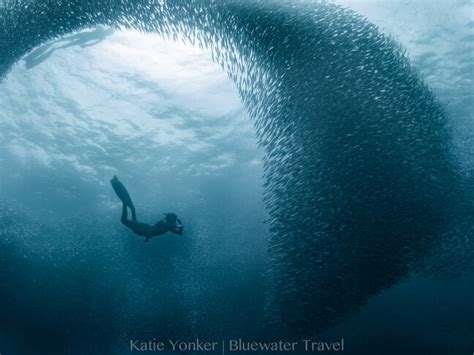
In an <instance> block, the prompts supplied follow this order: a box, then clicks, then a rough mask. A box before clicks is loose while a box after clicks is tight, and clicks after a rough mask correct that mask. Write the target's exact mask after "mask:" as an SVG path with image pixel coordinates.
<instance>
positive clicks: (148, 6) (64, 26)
mask: <svg viewBox="0 0 474 355" xmlns="http://www.w3.org/2000/svg"><path fill="white" fill-rule="evenodd" d="M96 25H105V26H111V27H114V28H118V29H137V30H139V31H143V32H146V33H149V32H156V33H159V34H161V35H162V36H164V37H166V38H171V39H184V40H186V41H188V42H189V43H191V44H192V45H196V46H200V47H205V48H209V49H210V50H211V51H212V53H213V58H214V60H215V61H216V62H217V63H219V64H220V65H221V67H222V69H223V70H224V71H225V72H226V73H227V74H228V76H229V77H230V78H231V79H232V80H233V81H234V82H235V84H236V86H237V88H238V90H239V94H240V96H241V99H242V101H243V103H244V104H245V107H246V109H247V110H248V113H249V116H250V118H251V119H252V121H253V124H254V126H255V132H256V136H257V139H258V142H259V145H260V146H261V148H262V149H263V151H264V180H265V195H264V200H265V204H266V208H267V210H268V212H269V214H270V231H271V240H270V243H269V245H268V254H269V259H270V263H269V266H268V273H267V281H266V282H267V286H266V299H267V301H266V302H267V306H266V315H265V321H264V323H265V324H266V325H267V327H268V329H271V332H275V331H276V332H281V333H282V334H314V333H315V332H318V331H320V330H322V329H324V328H326V327H328V326H329V325H332V324H334V323H336V322H338V321H339V320H341V319H344V318H345V317H347V316H349V315H350V314H352V313H353V312H354V311H355V310H357V309H358V307H360V305H362V304H364V303H365V302H366V301H367V299H368V298H369V297H370V296H372V295H374V294H377V293H378V292H380V291H381V290H383V289H386V288H388V287H390V286H392V285H393V284H395V283H396V282H397V281H398V280H400V279H401V278H403V277H405V276H406V275H408V273H409V272H410V271H413V270H416V269H417V268H418V267H421V266H420V265H421V264H423V260H424V255H426V254H427V253H430V254H433V253H436V250H438V248H440V245H442V244H443V243H446V242H447V241H449V240H461V239H462V238H464V236H466V235H468V234H469V233H470V232H472V227H471V225H472V218H471V217H469V216H468V215H467V214H466V212H465V211H466V210H467V209H468V208H469V203H470V201H472V196H471V193H470V192H469V190H467V189H464V187H465V181H464V178H463V176H462V174H461V173H460V172H459V169H458V167H457V166H456V164H455V161H454V159H453V158H452V156H451V137H450V131H449V129H447V121H446V114H445V112H444V109H443V107H442V106H441V105H440V104H439V102H438V101H437V99H436V97H435V96H434V95H433V93H432V91H431V90H430V89H429V88H428V87H427V86H426V85H425V84H424V83H423V81H422V80H421V79H420V78H419V76H418V74H417V72H416V71H415V70H414V69H413V68H412V67H411V65H410V62H409V60H408V59H407V57H406V54H405V53H404V50H403V49H402V48H401V47H400V46H399V45H398V44H397V43H396V42H395V41H394V40H393V39H392V38H390V37H388V36H386V35H384V34H382V33H381V32H380V31H379V30H378V29H377V27H376V26H375V25H372V24H371V23H369V22H368V21H367V20H365V19H364V18H363V17H362V16H360V15H358V14H356V13H354V12H353V11H351V10H348V9H345V8H342V7H340V6H337V5H333V4H330V3H326V2H316V3H314V2H298V3H297V4H295V3H293V2H290V1H252V2H249V1H234V0H224V1H197V0H193V1H187V2H183V1H171V0H169V1H153V0H134V1H131V0H108V1H105V0H71V1H26V0H21V1H6V2H5V3H4V5H3V8H2V9H1V12H0V76H2V77H6V76H7V75H8V72H9V70H10V68H11V67H12V66H13V65H14V64H15V63H16V62H17V61H18V60H19V59H21V58H22V57H23V56H25V55H27V54H28V53H30V52H31V51H32V50H33V49H34V48H35V47H37V46H38V45H40V44H42V43H45V42H47V41H48V40H51V39H57V38H61V37H62V36H65V35H68V34H71V33H73V32H76V31H79V30H81V29H84V28H89V27H93V26H96ZM273 334H274V333H273Z"/></svg>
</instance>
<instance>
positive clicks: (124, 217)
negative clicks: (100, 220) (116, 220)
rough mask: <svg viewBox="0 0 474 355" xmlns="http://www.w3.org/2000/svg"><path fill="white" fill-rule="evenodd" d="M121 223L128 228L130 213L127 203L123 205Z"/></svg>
mask: <svg viewBox="0 0 474 355" xmlns="http://www.w3.org/2000/svg"><path fill="white" fill-rule="evenodd" d="M120 222H122V223H123V224H125V225H126V226H127V227H128V222H129V220H128V211H127V205H126V204H125V203H122V217H121V218H120Z"/></svg>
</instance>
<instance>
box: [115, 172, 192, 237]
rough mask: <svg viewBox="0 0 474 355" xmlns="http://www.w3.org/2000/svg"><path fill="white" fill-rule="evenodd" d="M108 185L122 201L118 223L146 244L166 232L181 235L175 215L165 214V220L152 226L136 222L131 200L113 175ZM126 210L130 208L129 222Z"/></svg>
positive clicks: (181, 228) (181, 230)
mask: <svg viewBox="0 0 474 355" xmlns="http://www.w3.org/2000/svg"><path fill="white" fill-rule="evenodd" d="M110 183H111V184H112V188H113V189H114V191H115V193H116V194H117V196H118V198H119V199H120V200H121V201H122V217H121V218H120V222H122V223H123V224H124V225H125V226H127V227H128V228H130V229H131V230H132V231H133V232H134V233H135V234H138V235H140V236H143V237H145V241H146V242H147V241H148V240H149V239H151V238H152V237H156V236H159V235H162V234H165V233H166V232H171V233H174V234H178V235H182V234H183V228H184V227H183V224H182V223H181V220H180V219H179V218H178V216H177V215H176V214H175V213H165V214H164V215H165V218H163V219H162V220H160V221H158V222H157V223H156V224H155V225H153V226H151V225H149V224H146V223H140V222H138V221H137V215H136V213H135V206H134V205H133V202H132V199H131V198H130V195H129V193H128V191H127V189H126V188H125V186H124V185H123V184H122V183H121V182H120V180H119V179H118V178H117V176H115V175H114V177H113V178H112V180H110ZM128 208H130V210H131V211H132V219H131V220H130V219H128Z"/></svg>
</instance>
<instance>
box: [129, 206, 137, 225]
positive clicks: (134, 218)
mask: <svg viewBox="0 0 474 355" xmlns="http://www.w3.org/2000/svg"><path fill="white" fill-rule="evenodd" d="M130 209H131V210H132V221H134V222H136V221H137V215H136V214H135V207H131V208H130Z"/></svg>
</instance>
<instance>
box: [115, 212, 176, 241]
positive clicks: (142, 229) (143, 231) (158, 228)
mask: <svg viewBox="0 0 474 355" xmlns="http://www.w3.org/2000/svg"><path fill="white" fill-rule="evenodd" d="M120 221H121V222H122V223H123V224H124V225H126V226H127V227H128V228H130V229H131V230H132V231H133V232H134V233H135V234H138V235H141V236H143V237H146V239H147V240H148V239H150V238H151V237H156V236H158V235H162V234H165V233H166V232H171V233H174V234H179V235H182V234H183V226H182V224H181V221H180V220H179V218H176V223H168V222H167V221H166V218H164V219H162V220H161V221H158V223H156V224H155V225H154V226H150V225H149V224H146V223H140V222H138V221H137V216H136V215H135V210H134V209H132V219H131V220H130V219H128V210H127V205H126V204H125V203H124V204H123V205H122V218H121V219H120Z"/></svg>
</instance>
